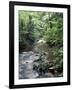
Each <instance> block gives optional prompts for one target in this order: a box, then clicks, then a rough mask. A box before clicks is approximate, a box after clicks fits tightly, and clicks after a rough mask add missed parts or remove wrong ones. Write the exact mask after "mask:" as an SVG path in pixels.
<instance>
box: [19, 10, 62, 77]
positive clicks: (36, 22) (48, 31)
mask: <svg viewBox="0 0 72 90" xmlns="http://www.w3.org/2000/svg"><path fill="white" fill-rule="evenodd" d="M40 41H41V42H40ZM22 51H36V52H39V53H40V54H41V56H40V60H37V61H35V62H34V68H33V69H35V70H37V71H38V70H40V69H41V71H43V72H44V71H45V72H47V71H48V70H50V72H52V73H54V74H56V75H57V74H58V75H57V76H60V74H61V76H62V72H63V14H62V13H56V12H36V11H35V12H31V11H22V10H21V11H19V52H20V53H21V52H22ZM43 55H46V57H47V59H48V62H45V61H44V60H42V59H43V58H42V56H43ZM39 68H40V69H39Z"/></svg>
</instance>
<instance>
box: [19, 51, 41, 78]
mask: <svg viewBox="0 0 72 90" xmlns="http://www.w3.org/2000/svg"><path fill="white" fill-rule="evenodd" d="M39 57H40V54H39V53H35V52H33V51H29V52H22V53H21V54H19V79H29V78H36V77H38V76H39V74H38V73H37V72H36V71H34V70H33V62H34V61H35V60H37V59H39Z"/></svg>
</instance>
